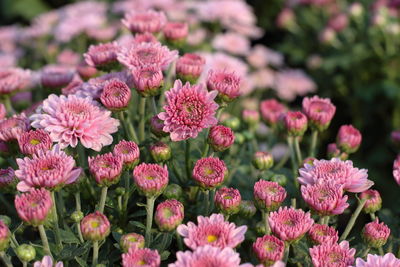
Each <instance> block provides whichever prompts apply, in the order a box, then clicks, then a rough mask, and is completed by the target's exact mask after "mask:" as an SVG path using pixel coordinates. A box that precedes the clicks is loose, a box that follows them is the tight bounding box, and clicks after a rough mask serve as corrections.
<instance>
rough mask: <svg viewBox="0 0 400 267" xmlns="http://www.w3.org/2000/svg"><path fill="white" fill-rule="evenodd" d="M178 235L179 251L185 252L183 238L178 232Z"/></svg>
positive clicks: (176, 232)
mask: <svg viewBox="0 0 400 267" xmlns="http://www.w3.org/2000/svg"><path fill="white" fill-rule="evenodd" d="M175 235H176V240H177V241H178V249H179V251H182V250H183V243H182V237H181V236H180V235H179V234H178V231H175Z"/></svg>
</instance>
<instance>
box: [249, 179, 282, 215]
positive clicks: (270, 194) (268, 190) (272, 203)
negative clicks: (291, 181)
mask: <svg viewBox="0 0 400 267" xmlns="http://www.w3.org/2000/svg"><path fill="white" fill-rule="evenodd" d="M253 194H254V199H255V201H256V204H257V206H258V207H259V208H260V209H263V210H267V211H273V210H276V209H277V208H278V207H279V206H280V205H281V204H282V202H283V201H284V200H285V198H286V195H287V193H286V190H285V188H283V187H282V186H280V185H279V184H278V183H277V182H270V181H265V180H259V181H257V182H256V183H255V184H254V189H253Z"/></svg>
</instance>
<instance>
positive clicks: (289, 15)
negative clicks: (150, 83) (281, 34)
mask: <svg viewBox="0 0 400 267" xmlns="http://www.w3.org/2000/svg"><path fill="white" fill-rule="evenodd" d="M295 23H296V14H295V13H294V12H293V9H291V8H289V7H286V8H284V9H282V11H281V12H280V13H279V14H278V17H277V18H276V25H277V26H278V27H279V28H282V29H290V28H292V27H293V25H294V24H295Z"/></svg>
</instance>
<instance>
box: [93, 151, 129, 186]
mask: <svg viewBox="0 0 400 267" xmlns="http://www.w3.org/2000/svg"><path fill="white" fill-rule="evenodd" d="M88 163H89V170H90V173H91V175H92V176H93V177H94V179H95V180H96V183H98V184H99V185H103V186H110V185H112V184H115V183H117V182H118V181H119V178H120V176H121V173H122V165H123V159H122V158H121V157H120V156H115V155H113V154H112V153H106V154H102V155H97V156H95V157H89V158H88Z"/></svg>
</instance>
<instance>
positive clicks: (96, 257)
mask: <svg viewBox="0 0 400 267" xmlns="http://www.w3.org/2000/svg"><path fill="white" fill-rule="evenodd" d="M98 260H99V241H94V242H93V260H92V266H93V267H95V266H96V265H97V261H98Z"/></svg>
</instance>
